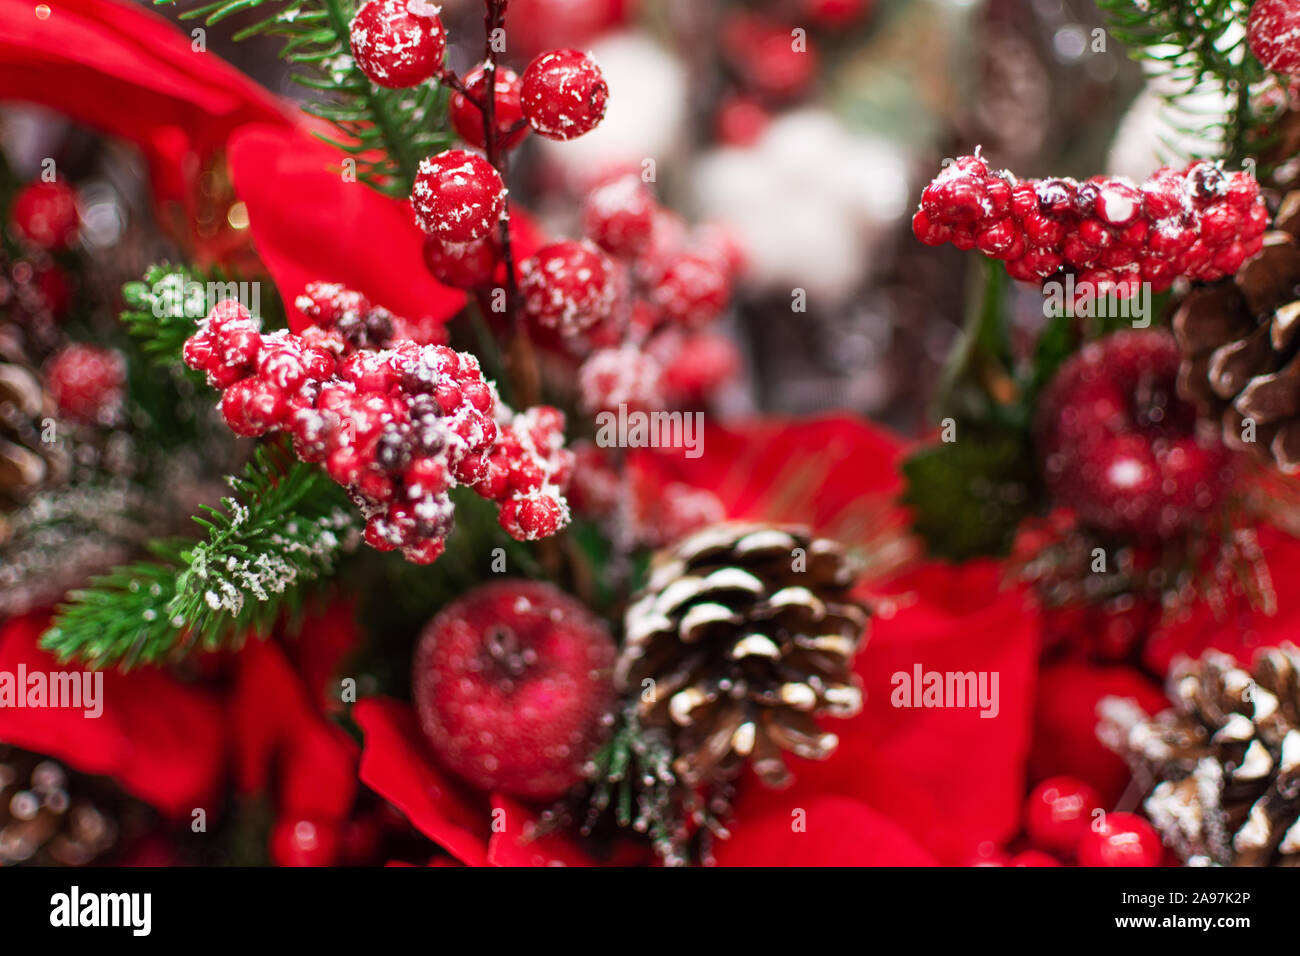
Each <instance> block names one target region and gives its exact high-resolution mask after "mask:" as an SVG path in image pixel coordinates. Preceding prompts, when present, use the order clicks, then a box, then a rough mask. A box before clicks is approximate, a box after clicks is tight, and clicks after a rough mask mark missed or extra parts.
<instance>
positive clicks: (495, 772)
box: [412, 580, 614, 800]
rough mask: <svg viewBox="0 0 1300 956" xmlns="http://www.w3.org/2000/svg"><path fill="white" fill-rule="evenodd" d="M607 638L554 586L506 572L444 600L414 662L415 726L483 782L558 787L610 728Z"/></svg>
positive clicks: (566, 784) (579, 772) (444, 759)
mask: <svg viewBox="0 0 1300 956" xmlns="http://www.w3.org/2000/svg"><path fill="white" fill-rule="evenodd" d="M613 663H614V642H613V640H612V639H611V638H610V636H609V634H608V632H607V631H606V630H605V627H604V625H603V624H602V622H601V621H600V620H599V619H598V618H597V617H595V616H594V615H593V614H592V613H591V612H590V611H588V610H587V608H586V607H584V606H583V605H582V604H580V603H578V602H577V601H575V600H574V599H573V598H571V597H569V596H568V595H566V594H564V593H563V592H561V591H559V590H558V589H557V588H555V587H554V586H553V585H550V584H546V583H543V582H537V581H523V580H511V581H502V582H500V583H496V584H489V585H485V586H483V587H479V588H477V589H475V590H474V591H471V592H470V593H469V594H467V595H465V596H464V597H462V598H460V599H458V600H456V601H454V602H452V603H451V604H449V605H448V606H447V607H446V608H445V609H444V610H443V611H442V612H441V613H440V614H439V615H438V616H437V617H436V618H434V620H433V621H432V622H431V623H430V624H429V626H428V628H427V629H426V630H425V632H424V635H423V636H422V637H421V639H420V643H419V645H418V647H417V648H416V652H415V659H414V662H413V664H412V686H413V691H412V693H413V696H414V698H415V705H416V710H417V712H418V713H419V716H420V724H421V727H422V728H423V730H424V735H425V737H426V739H427V740H428V742H429V746H430V749H431V750H432V751H433V753H434V755H435V756H436V757H437V758H438V760H439V761H440V762H441V763H442V764H443V765H444V766H445V767H446V768H447V769H449V770H451V771H453V772H454V773H456V774H458V775H460V776H461V777H463V778H465V779H466V780H468V781H469V782H470V783H471V784H473V785H474V786H476V787H478V788H480V789H482V790H490V791H498V792H501V793H505V794H508V795H511V796H515V797H521V798H524V799H529V800H549V799H553V798H555V797H558V796H561V795H562V794H564V793H565V792H567V791H568V790H569V789H570V788H572V787H574V786H575V785H577V784H579V783H581V781H582V780H583V779H584V776H585V772H584V766H585V764H586V761H587V759H588V758H589V757H590V755H591V753H592V752H593V751H594V750H595V748H596V747H598V746H599V745H600V744H601V743H602V742H603V741H604V739H605V738H606V736H607V735H608V732H609V727H610V721H609V715H610V711H611V709H612V707H613V704H614V692H613V683H612V681H611V679H610V671H611V668H612V666H613Z"/></svg>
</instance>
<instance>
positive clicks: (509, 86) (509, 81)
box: [450, 66, 528, 149]
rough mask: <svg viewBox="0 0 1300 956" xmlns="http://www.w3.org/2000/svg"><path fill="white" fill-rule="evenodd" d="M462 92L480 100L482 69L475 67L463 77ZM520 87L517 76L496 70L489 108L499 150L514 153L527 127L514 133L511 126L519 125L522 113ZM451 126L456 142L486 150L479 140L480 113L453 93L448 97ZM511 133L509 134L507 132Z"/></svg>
mask: <svg viewBox="0 0 1300 956" xmlns="http://www.w3.org/2000/svg"><path fill="white" fill-rule="evenodd" d="M464 82H465V88H466V89H467V90H469V92H470V93H472V94H473V95H474V96H476V97H478V99H479V100H480V101H483V100H484V92H485V90H486V88H487V74H486V73H485V72H484V70H483V67H482V66H476V67H475V68H474V69H473V70H472V71H470V73H469V74H468V75H467V76H466V77H465V81H464ZM522 86H523V84H522V83H521V81H520V79H519V74H518V73H516V72H515V71H514V70H512V69H510V67H508V66H498V67H497V82H496V88H497V96H496V102H495V103H493V104H492V111H493V115H492V119H493V122H494V123H495V124H496V128H497V146H498V147H500V148H501V149H514V148H515V147H516V146H518V145H519V144H520V143H522V142H523V141H524V137H525V136H527V135H528V126H527V124H524V125H522V126H520V127H519V128H518V129H515V128H514V127H515V125H516V124H518V123H520V122H522V120H523V118H524V109H523V106H521V105H520V102H519V91H520V89H521V88H522ZM450 112H451V125H452V126H454V127H456V132H457V133H459V134H460V138H461V139H463V140H464V141H465V142H467V143H469V144H470V145H471V146H477V147H478V148H479V149H485V148H486V147H487V141H486V139H484V136H483V113H482V111H480V110H479V108H478V107H477V106H475V105H474V104H473V103H471V102H470V101H469V100H468V99H467V98H466V97H465V95H464V94H462V93H454V94H452V97H451V109H450ZM511 130H513V132H511Z"/></svg>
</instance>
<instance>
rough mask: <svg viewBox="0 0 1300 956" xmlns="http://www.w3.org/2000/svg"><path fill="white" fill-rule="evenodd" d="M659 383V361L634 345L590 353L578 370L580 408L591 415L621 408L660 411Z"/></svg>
mask: <svg viewBox="0 0 1300 956" xmlns="http://www.w3.org/2000/svg"><path fill="white" fill-rule="evenodd" d="M662 382H663V369H662V368H661V367H660V366H659V362H658V361H656V359H655V358H654V357H653V356H652V355H650V353H648V352H645V351H642V350H641V349H640V348H638V347H636V346H634V345H623V346H619V347H617V348H611V349H599V350H598V351H595V352H592V353H591V355H590V356H588V357H587V360H586V361H585V362H583V363H582V367H581V368H580V369H579V370H578V393H579V395H580V396H581V401H582V407H583V408H584V409H586V410H587V411H591V412H599V411H606V410H612V409H617V408H618V407H619V406H620V405H626V406H627V407H628V408H632V409H639V410H642V411H649V410H653V409H655V408H659V407H661V406H662V405H663V398H662V395H661V386H662Z"/></svg>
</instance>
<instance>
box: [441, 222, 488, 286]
mask: <svg viewBox="0 0 1300 956" xmlns="http://www.w3.org/2000/svg"><path fill="white" fill-rule="evenodd" d="M497 260H498V256H497V243H496V238H495V237H494V236H491V235H487V236H484V237H483V238H482V239H475V240H474V241H473V242H443V241H442V240H441V239H435V238H434V237H433V236H428V237H426V238H425V240H424V264H425V266H427V267H428V269H429V274H430V275H431V276H433V277H434V278H435V279H437V280H438V281H439V282H441V283H442V284H443V285H449V286H451V287H452V288H453V289H477V288H479V287H480V286H485V285H488V284H489V283H490V282H491V281H492V277H493V274H494V272H495V271H496V267H497Z"/></svg>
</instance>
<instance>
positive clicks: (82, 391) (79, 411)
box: [45, 345, 126, 425]
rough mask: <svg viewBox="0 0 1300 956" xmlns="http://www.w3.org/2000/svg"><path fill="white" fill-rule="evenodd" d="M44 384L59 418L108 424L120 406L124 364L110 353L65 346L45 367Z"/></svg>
mask: <svg viewBox="0 0 1300 956" xmlns="http://www.w3.org/2000/svg"><path fill="white" fill-rule="evenodd" d="M45 383H46V387H47V388H48V389H49V391H50V394H51V395H53V397H54V401H55V404H57V405H58V407H59V414H61V415H65V416H67V417H68V418H70V419H72V420H74V421H78V422H85V423H98V424H101V425H108V424H112V423H113V422H114V421H116V419H117V417H118V414H119V412H120V409H121V405H122V397H123V386H124V385H125V383H126V363H125V362H123V361H122V356H121V355H119V354H118V353H117V352H114V351H112V350H111V349H102V348H98V347H97V346H94V345H69V346H68V347H67V348H65V349H63V351H61V352H59V353H58V354H57V355H55V356H54V358H52V359H51V360H50V362H49V364H48V365H47V366H46V367H45Z"/></svg>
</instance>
